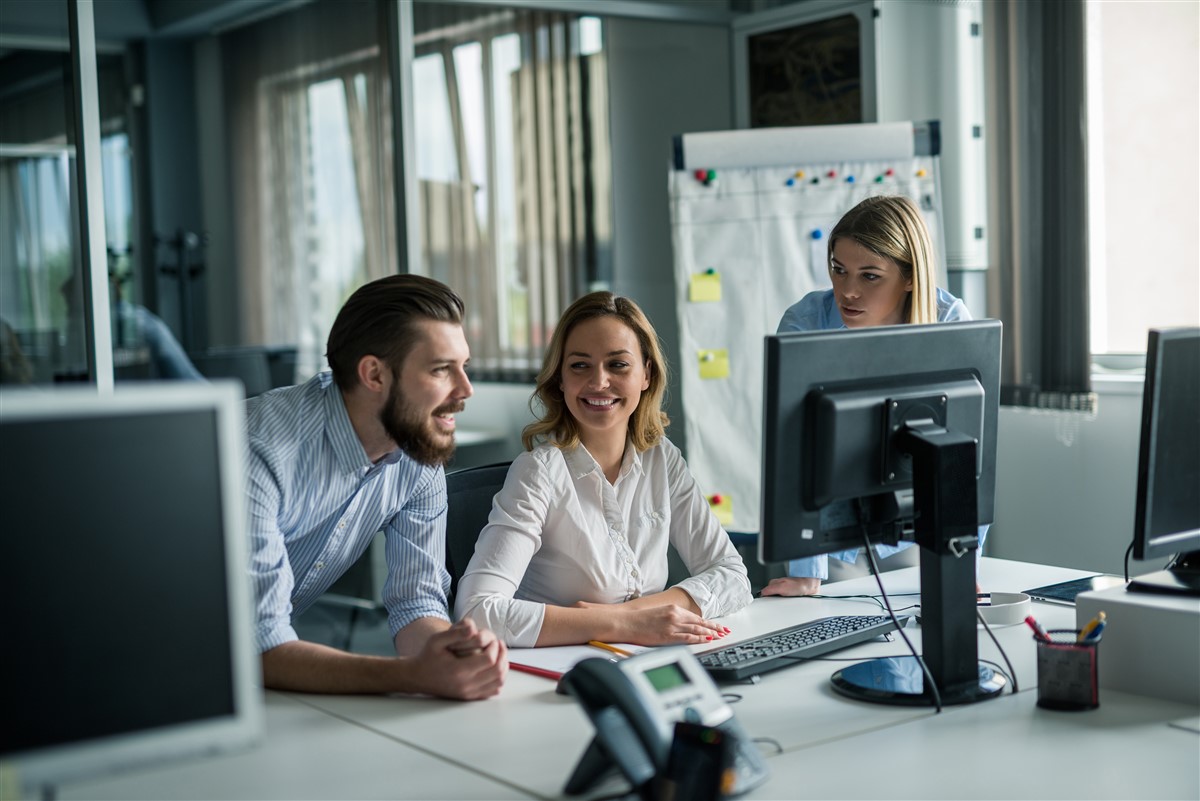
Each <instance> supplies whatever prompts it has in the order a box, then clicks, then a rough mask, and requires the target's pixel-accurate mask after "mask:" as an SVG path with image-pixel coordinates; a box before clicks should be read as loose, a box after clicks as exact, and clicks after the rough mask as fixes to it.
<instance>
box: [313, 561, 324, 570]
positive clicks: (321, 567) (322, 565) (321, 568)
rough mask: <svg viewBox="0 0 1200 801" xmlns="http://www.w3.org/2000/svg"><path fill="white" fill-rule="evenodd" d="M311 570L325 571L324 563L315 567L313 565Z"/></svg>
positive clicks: (318, 563)
mask: <svg viewBox="0 0 1200 801" xmlns="http://www.w3.org/2000/svg"><path fill="white" fill-rule="evenodd" d="M313 568H314V569H315V570H324V569H325V563H324V562H317V563H316V564H315V565H313Z"/></svg>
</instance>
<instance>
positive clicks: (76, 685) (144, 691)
mask: <svg viewBox="0 0 1200 801" xmlns="http://www.w3.org/2000/svg"><path fill="white" fill-rule="evenodd" d="M244 440H245V434H244V431H243V403H242V401H241V391H240V388H239V387H237V386H236V385H235V384H233V383H232V382H229V383H222V384H211V385H209V384H198V383H171V384H163V385H148V384H136V385H128V386H118V388H117V390H116V392H115V393H109V394H99V393H97V392H96V391H95V390H91V391H89V390H86V389H59V390H54V391H39V390H20V391H5V392H2V393H0V454H2V458H0V509H2V510H3V511H0V515H2V519H3V521H4V526H3V531H4V534H3V543H4V555H5V562H6V564H7V565H8V568H7V569H6V570H5V577H4V580H3V581H0V610H2V611H0V620H2V625H0V642H2V643H3V654H4V658H3V659H0V699H2V700H0V709H3V710H4V711H3V719H4V723H3V725H2V726H0V763H3V767H4V770H5V772H6V774H7V775H8V776H9V777H13V776H15V780H16V782H17V783H18V784H19V785H20V786H21V787H23V788H24V789H25V791H27V792H35V793H38V794H41V795H47V794H49V795H53V788H54V787H55V786H56V785H59V784H62V783H64V782H68V781H73V780H78V779H82V778H87V777H91V776H95V775H97V774H101V773H107V772H111V771H116V770H120V769H124V768H127V767H132V766H135V765H140V764H147V763H155V764H157V763H159V762H161V761H163V760H164V759H168V758H173V757H177V756H186V755H198V754H202V753H210V752H217V751H224V750H228V749H234V748H240V747H243V746H246V745H249V744H250V743H252V742H253V741H254V740H256V739H257V738H258V737H259V735H260V733H261V728H262V723H261V721H262V689H261V676H260V668H259V659H258V656H257V653H256V649H255V647H254V642H253V632H252V621H253V611H252V608H253V607H252V603H251V596H250V584H249V578H248V572H247V561H246V559H247V557H246V553H247V552H246V541H245V539H246V529H245V512H244V510H245V503H244V499H243V492H244V484H243V481H244V479H243V471H244V450H245V449H244V444H243V443H244ZM11 780H12V779H11V778H10V781H11Z"/></svg>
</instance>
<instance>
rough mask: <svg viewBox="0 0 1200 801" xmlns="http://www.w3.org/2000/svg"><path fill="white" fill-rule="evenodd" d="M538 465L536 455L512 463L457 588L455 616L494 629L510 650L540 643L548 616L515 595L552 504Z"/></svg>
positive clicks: (521, 457)
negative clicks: (548, 500) (543, 622)
mask: <svg viewBox="0 0 1200 801" xmlns="http://www.w3.org/2000/svg"><path fill="white" fill-rule="evenodd" d="M541 478H543V477H542V476H541V469H540V465H539V464H538V462H537V460H536V459H534V457H533V456H532V454H530V453H523V454H521V455H520V456H518V457H517V458H516V460H514V461H513V464H512V467H510V468H509V471H508V476H507V477H506V478H505V481H504V487H503V489H501V490H500V492H499V493H498V494H497V495H496V497H495V499H493V501H492V511H491V514H490V515H489V516H488V523H487V525H486V526H485V527H484V529H483V531H482V532H481V533H480V535H479V539H478V540H477V541H476V543H475V553H474V555H473V556H472V557H471V561H470V562H469V563H468V565H467V570H466V573H464V574H463V577H462V579H461V581H460V582H459V585H458V593H457V596H456V598H455V602H454V613H455V616H456V617H458V618H470V619H471V620H473V621H475V623H476V625H479V626H481V627H484V628H488V629H491V630H492V631H493V632H495V633H496V635H497V636H499V637H500V638H501V639H503V640H504V642H505V643H506V644H507V645H510V646H512V647H514V648H531V647H533V646H534V645H536V644H537V638H538V635H539V634H540V633H541V631H542V621H543V620H544V619H545V616H546V607H545V605H544V604H541V603H537V602H535V601H525V600H518V599H516V598H515V597H514V596H515V595H516V592H517V589H518V588H519V587H520V586H521V580H522V579H523V578H524V577H525V571H526V570H527V569H528V567H529V563H530V561H531V560H532V559H533V557H534V554H536V553H537V552H538V550H539V548H540V547H541V542H542V531H543V527H544V526H545V525H546V517H547V514H548V509H549V505H548V503H547V497H548V496H547V494H546V492H545V487H544V486H540V484H541V483H542V482H541V481H540V479H541Z"/></svg>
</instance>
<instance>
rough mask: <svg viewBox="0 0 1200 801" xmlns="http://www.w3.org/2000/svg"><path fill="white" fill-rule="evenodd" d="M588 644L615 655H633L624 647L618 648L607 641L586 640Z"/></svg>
mask: <svg viewBox="0 0 1200 801" xmlns="http://www.w3.org/2000/svg"><path fill="white" fill-rule="evenodd" d="M588 645H590V646H592V647H593V648H603V649H604V650H605V651H609V652H611V653H614V654H616V655H617V656H633V654H632V653H630V652H629V651H626V650H625V649H624V648H618V647H617V646H615V645H609V644H608V643H606V642H600V641H599V640H588Z"/></svg>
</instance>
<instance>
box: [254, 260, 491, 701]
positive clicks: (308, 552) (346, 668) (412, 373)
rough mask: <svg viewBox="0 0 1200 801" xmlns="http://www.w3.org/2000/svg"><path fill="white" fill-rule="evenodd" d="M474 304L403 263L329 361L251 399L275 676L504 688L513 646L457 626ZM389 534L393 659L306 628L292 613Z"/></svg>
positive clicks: (269, 658) (260, 555)
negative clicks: (455, 529) (454, 555)
mask: <svg viewBox="0 0 1200 801" xmlns="http://www.w3.org/2000/svg"><path fill="white" fill-rule="evenodd" d="M462 321H463V302H462V299H461V298H459V297H458V295H456V294H455V293H454V292H453V291H452V290H450V288H449V287H447V286H445V285H444V284H441V283H439V282H437V281H434V280H432V279H429V278H424V277H422V276H417V275H393V276H389V277H387V278H382V279H380V280H378V281H373V282H371V283H369V284H366V285H364V286H362V287H360V288H359V289H358V290H357V291H355V292H354V294H353V295H351V296H350V299H349V300H347V301H346V304H345V305H344V306H343V307H342V309H341V311H339V312H338V316H337V319H336V320H335V321H334V323H333V328H332V329H331V330H330V332H329V340H328V342H327V344H326V354H325V355H326V358H327V359H328V361H329V366H330V372H327V373H320V374H318V375H316V376H314V377H313V378H312V379H311V380H309V381H308V382H307V383H305V384H301V385H299V386H294V387H285V388H282V389H277V390H273V391H271V392H268V393H266V394H263V395H259V396H258V397H256V398H253V399H251V400H249V401H247V404H246V428H247V434H248V445H249V457H248V461H249V465H248V470H247V496H248V499H249V504H248V506H249V516H250V539H251V542H250V546H251V564H250V573H251V576H252V579H253V583H254V590H255V597H256V601H257V626H256V637H257V641H258V647H259V651H260V652H261V654H262V668H263V679H264V683H265V685H266V686H267V687H269V688H274V689H282V690H298V691H302V692H327V693H396V692H398V693H420V694H427V695H436V696H441V697H444V698H458V699H464V700H474V699H481V698H488V697H490V696H493V695H495V694H496V693H498V692H499V691H500V687H501V685H502V684H503V682H504V677H505V673H506V672H507V670H508V660H507V652H506V650H505V647H504V643H503V642H502V641H500V640H499V639H498V638H497V637H495V636H494V635H493V634H492V632H490V631H488V630H486V629H479V628H477V627H476V626H475V625H474V624H473V623H471V622H469V621H464V622H460V623H457V624H454V625H451V623H450V617H449V614H448V608H447V593H448V591H449V588H450V576H449V574H448V573H447V572H446V568H445V561H446V560H445V548H446V474H445V470H444V467H445V465H446V463H447V462H448V461H449V460H450V457H451V456H452V455H453V453H454V414H455V413H456V412H459V411H462V409H463V405H464V401H465V400H466V399H467V398H469V397H470V396H471V394H472V388H471V382H470V380H469V379H468V378H467V374H466V366H467V363H468V361H469V360H470V349H469V348H468V346H467V341H466V338H465V336H464V335H463V328H462ZM381 530H382V531H383V532H384V536H385V543H386V544H385V548H384V553H385V555H386V559H387V572H388V578H387V582H386V584H385V586H384V590H383V603H384V606H385V607H386V608H387V612H388V624H389V628H390V630H391V633H392V636H393V640H394V642H395V648H396V656H395V657H380V656H369V655H365V654H353V653H348V652H346V651H341V650H338V649H335V648H330V647H327V646H324V645H321V644H318V643H314V642H306V641H303V640H300V639H299V637H298V636H297V634H296V631H295V629H294V628H293V626H292V621H293V619H294V617H295V616H296V615H298V614H300V613H301V612H303V611H304V610H305V609H307V608H308V607H309V606H311V605H312V603H313V602H314V601H315V600H316V599H317V598H318V597H319V596H320V595H321V593H323V592H325V590H327V589H329V587H330V586H331V585H332V584H333V583H334V582H335V581H336V580H337V579H338V578H339V577H340V576H341V575H342V574H343V573H345V572H346V570H348V569H349V568H350V566H351V565H353V564H354V562H355V561H356V560H357V559H358V558H359V557H360V556H361V555H362V554H363V552H364V551H365V550H366V549H367V547H368V546H369V545H370V543H371V541H372V540H373V539H374V537H375V533H376V532H378V531H381Z"/></svg>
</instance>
